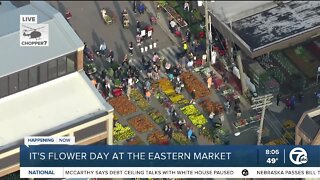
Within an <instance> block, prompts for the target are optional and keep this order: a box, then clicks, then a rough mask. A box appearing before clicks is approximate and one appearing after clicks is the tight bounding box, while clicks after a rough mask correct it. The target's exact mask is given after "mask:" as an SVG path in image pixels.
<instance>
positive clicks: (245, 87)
mask: <svg viewBox="0 0 320 180" xmlns="http://www.w3.org/2000/svg"><path fill="white" fill-rule="evenodd" d="M237 64H238V67H239V74H240V81H241V88H242V94H243V95H244V94H246V92H247V91H248V86H247V82H246V79H245V75H244V72H243V66H242V60H241V51H238V52H237Z"/></svg>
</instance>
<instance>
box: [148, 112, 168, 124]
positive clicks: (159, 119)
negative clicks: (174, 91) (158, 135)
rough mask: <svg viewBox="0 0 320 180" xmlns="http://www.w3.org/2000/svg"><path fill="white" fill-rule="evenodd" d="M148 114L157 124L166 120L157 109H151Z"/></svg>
mask: <svg viewBox="0 0 320 180" xmlns="http://www.w3.org/2000/svg"><path fill="white" fill-rule="evenodd" d="M149 116H150V117H151V119H152V120H153V121H154V122H156V123H157V124H162V123H164V122H165V121H166V119H165V118H164V117H163V116H162V114H161V113H160V112H159V111H156V110H154V111H151V112H150V113H149Z"/></svg>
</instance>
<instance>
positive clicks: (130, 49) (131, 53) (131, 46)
mask: <svg viewBox="0 0 320 180" xmlns="http://www.w3.org/2000/svg"><path fill="white" fill-rule="evenodd" d="M129 53H130V55H131V56H133V43H132V42H130V43H129Z"/></svg>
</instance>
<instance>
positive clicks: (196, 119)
mask: <svg viewBox="0 0 320 180" xmlns="http://www.w3.org/2000/svg"><path fill="white" fill-rule="evenodd" d="M188 118H189V119H190V121H191V122H192V124H193V125H195V126H197V127H198V128H201V127H202V126H204V125H205V124H207V122H208V121H207V119H206V118H205V117H204V116H203V115H202V114H200V115H190V116H188Z"/></svg>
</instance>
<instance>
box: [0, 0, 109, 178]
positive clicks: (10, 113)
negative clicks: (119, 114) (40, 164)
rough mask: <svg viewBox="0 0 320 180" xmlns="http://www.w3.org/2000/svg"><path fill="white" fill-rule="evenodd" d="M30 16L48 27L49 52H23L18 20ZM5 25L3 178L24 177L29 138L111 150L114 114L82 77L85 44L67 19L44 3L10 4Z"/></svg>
mask: <svg viewBox="0 0 320 180" xmlns="http://www.w3.org/2000/svg"><path fill="white" fill-rule="evenodd" d="M30 14H35V15H37V17H38V23H45V24H48V25H49V41H50V43H49V46H48V47H21V46H20V44H19V35H20V33H19V17H20V15H30ZM0 21H1V22H4V25H3V26H1V27H4V28H0V49H2V50H4V51H2V52H1V54H2V58H1V60H0V62H1V63H2V65H1V68H0V114H1V119H0V177H3V178H4V177H8V176H10V175H12V174H14V173H17V172H18V171H19V146H20V145H22V144H23V140H24V137H26V136H74V137H75V139H76V144H80V145H88V144H96V143H99V144H101V143H102V144H108V145H112V143H113V137H112V132H113V108H112V106H111V105H110V104H108V103H107V102H106V101H105V100H104V99H103V98H102V97H101V95H100V94H99V92H98V91H97V89H96V88H95V87H94V86H93V84H92V82H91V81H90V79H89V78H88V77H87V75H86V74H85V72H84V71H83V48H84V44H83V42H82V41H81V40H80V38H79V37H78V36H77V34H76V33H75V32H74V31H73V29H72V28H71V27H70V25H69V23H68V22H67V21H66V20H65V19H64V17H63V15H62V14H60V13H59V12H58V11H57V10H55V9H54V8H53V7H51V6H50V5H49V4H48V3H46V2H42V1H35V2H33V1H32V2H30V3H27V4H25V5H23V6H16V5H15V3H10V2H9V1H6V2H4V3H3V4H2V5H1V6H0ZM9 47H10V48H9Z"/></svg>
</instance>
